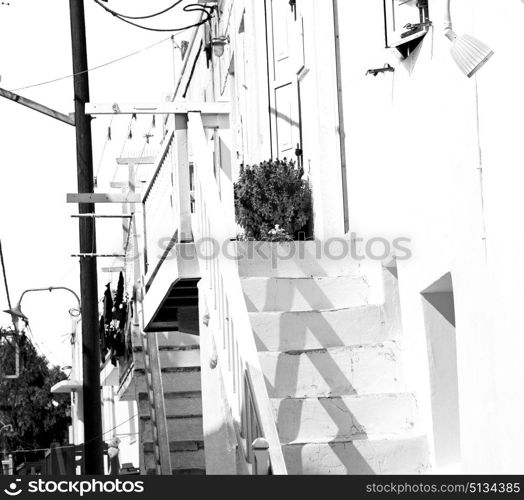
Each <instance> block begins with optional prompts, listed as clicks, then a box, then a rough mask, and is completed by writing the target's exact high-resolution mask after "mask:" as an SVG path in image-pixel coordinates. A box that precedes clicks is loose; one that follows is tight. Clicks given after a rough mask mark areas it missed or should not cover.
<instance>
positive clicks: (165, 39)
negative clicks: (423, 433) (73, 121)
mask: <svg viewBox="0 0 524 500" xmlns="http://www.w3.org/2000/svg"><path fill="white" fill-rule="evenodd" d="M182 33H183V32H180V33H177V36H178V35H181V34H182ZM168 40H171V37H169V38H163V39H162V40H159V41H158V42H155V43H153V44H152V45H148V46H147V47H144V48H142V49H139V50H135V51H134V52H131V53H130V54H126V55H125V56H121V57H118V58H117V59H113V60H111V61H108V62H105V63H103V64H99V65H98V66H93V67H92V68H89V69H86V70H84V71H79V72H78V73H72V74H71V75H66V76H61V77H59V78H54V79H52V80H46V81H43V82H39V83H33V84H31V85H26V86H24V87H18V88H16V89H11V90H10V91H11V92H20V91H21V90H27V89H32V88H35V87H41V86H43V85H49V84H51V83H56V82H60V81H62V80H67V79H68V78H73V77H75V76H78V75H83V74H85V73H89V72H91V71H95V70H97V69H101V68H105V67H107V66H110V65H111V64H115V63H117V62H120V61H123V60H124V59H128V58H130V57H133V56H136V55H138V54H141V53H142V52H145V51H147V50H150V49H152V48H154V47H156V46H157V45H160V44H162V43H164V42H167V41H168Z"/></svg>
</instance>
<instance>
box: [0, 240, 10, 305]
mask: <svg viewBox="0 0 524 500" xmlns="http://www.w3.org/2000/svg"><path fill="white" fill-rule="evenodd" d="M0 260H1V261H2V274H3V275H4V285H5V294H6V297H7V304H8V306H9V309H11V296H10V295H9V286H8V284H7V274H6V270H5V262H4V251H3V250H2V241H0Z"/></svg>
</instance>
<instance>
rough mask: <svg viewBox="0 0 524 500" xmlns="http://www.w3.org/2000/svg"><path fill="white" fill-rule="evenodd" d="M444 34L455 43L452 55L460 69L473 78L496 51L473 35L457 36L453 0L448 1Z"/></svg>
mask: <svg viewBox="0 0 524 500" xmlns="http://www.w3.org/2000/svg"><path fill="white" fill-rule="evenodd" d="M444 34H445V35H446V37H448V38H449V39H450V40H451V42H452V43H453V45H452V46H451V56H452V57H453V59H454V60H455V62H456V63H457V66H458V67H459V68H460V70H461V71H462V72H463V73H464V74H465V75H466V76H467V77H468V78H471V77H472V76H473V75H474V74H475V73H476V72H477V71H478V70H479V69H480V68H482V66H484V64H486V63H487V62H488V61H489V59H490V58H491V56H492V55H493V54H494V52H493V51H492V50H491V49H490V48H489V47H488V46H487V45H486V44H485V43H483V42H481V41H480V40H478V39H477V38H475V37H473V36H471V35H462V36H457V34H456V33H455V32H454V31H453V23H452V22H451V0H448V1H447V11H446V21H445V29H444Z"/></svg>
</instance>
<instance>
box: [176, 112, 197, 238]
mask: <svg viewBox="0 0 524 500" xmlns="http://www.w3.org/2000/svg"><path fill="white" fill-rule="evenodd" d="M174 148H175V152H174V154H175V155H176V156H175V172H174V176H175V186H174V187H175V192H174V193H173V196H174V199H175V203H176V204H177V212H178V216H179V233H178V234H179V239H178V240H179V242H180V243H184V242H189V241H191V240H192V230H191V180H190V175H189V149H188V134H187V115H182V114H177V115H175V142H174Z"/></svg>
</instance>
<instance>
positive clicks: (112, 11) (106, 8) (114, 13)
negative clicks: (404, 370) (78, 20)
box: [96, 0, 183, 21]
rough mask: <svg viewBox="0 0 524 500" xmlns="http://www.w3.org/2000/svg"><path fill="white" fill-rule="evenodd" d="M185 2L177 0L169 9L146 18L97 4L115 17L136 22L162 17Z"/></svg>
mask: <svg viewBox="0 0 524 500" xmlns="http://www.w3.org/2000/svg"><path fill="white" fill-rule="evenodd" d="M182 1H183V0H177V1H176V2H175V3H174V4H172V5H170V6H169V7H167V8H166V9H164V10H161V11H160V12H155V13H154V14H148V15H145V16H128V15H126V14H122V13H118V12H116V11H114V10H112V9H110V8H109V7H107V6H106V5H103V4H101V3H100V2H98V1H97V2H96V3H97V4H98V5H100V6H101V7H104V9H105V10H107V11H108V12H110V13H111V14H113V15H114V16H118V17H125V18H126V19H134V20H137V21H139V20H141V19H151V18H153V17H157V16H161V15H162V14H165V13H166V12H169V11H170V10H173V9H174V8H175V7H177V6H178V5H179V4H180V3H182Z"/></svg>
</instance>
